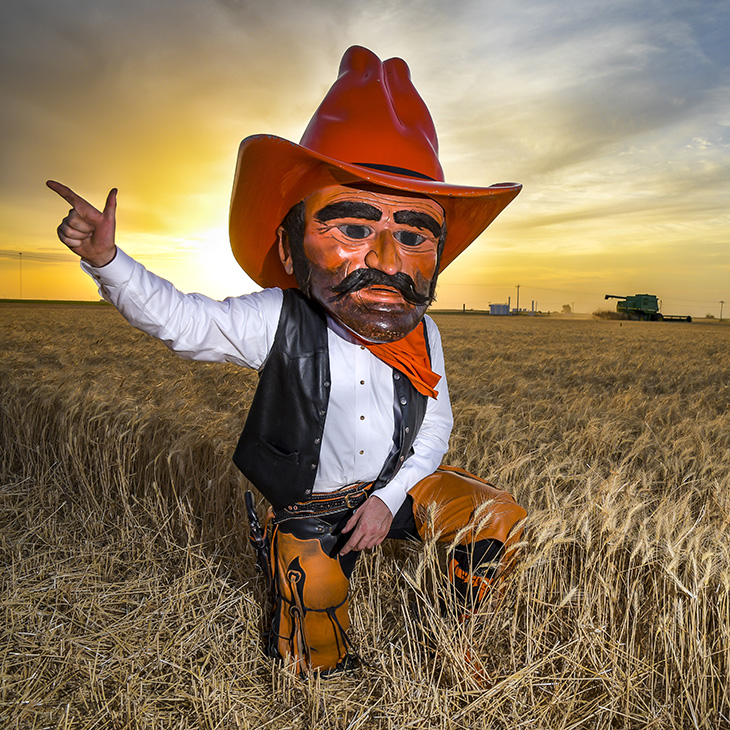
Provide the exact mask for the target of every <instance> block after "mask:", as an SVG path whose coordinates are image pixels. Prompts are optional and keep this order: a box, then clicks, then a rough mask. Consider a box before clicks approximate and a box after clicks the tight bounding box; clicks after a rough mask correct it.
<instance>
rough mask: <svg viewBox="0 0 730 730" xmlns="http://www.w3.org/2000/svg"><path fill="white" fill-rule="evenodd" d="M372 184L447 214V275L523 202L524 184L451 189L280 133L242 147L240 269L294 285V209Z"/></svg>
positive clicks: (234, 243) (234, 234) (237, 234)
mask: <svg viewBox="0 0 730 730" xmlns="http://www.w3.org/2000/svg"><path fill="white" fill-rule="evenodd" d="M363 182H365V183H370V184H374V185H379V186H381V187H385V188H391V189H393V190H399V191H404V192H412V193H415V194H419V195H426V196H428V197H429V198H431V199H433V200H435V201H436V202H438V203H439V204H440V205H441V206H442V207H443V209H444V211H445V214H446V224H447V226H448V233H447V236H446V243H445V245H444V250H443V254H442V256H441V265H440V268H439V270H440V271H443V270H444V269H445V268H446V267H447V266H448V265H449V264H450V263H451V262H452V261H453V260H454V259H455V258H456V257H457V256H458V255H459V254H461V253H462V252H463V251H464V249H466V248H467V246H469V244H471V243H472V242H473V241H474V239H476V238H477V236H479V234H480V233H482V231H484V229H486V228H487V226H489V224H490V223H491V222H492V221H493V220H494V219H495V218H496V217H497V216H498V215H499V213H501V211H502V210H504V208H505V207H506V206H507V205H508V204H509V203H510V202H511V201H512V200H513V199H514V198H515V197H516V196H517V194H518V193H519V192H520V190H521V189H522V186H521V185H519V184H517V183H500V184H498V185H492V186H490V187H487V188H475V187H466V186H460V185H451V184H449V183H445V182H439V181H436V180H429V179H421V178H417V177H409V176H407V175H405V174H399V173H392V172H387V171H383V170H379V169H372V168H369V167H364V166H363V165H355V164H351V163H347V162H341V161H340V160H335V159H333V158H331V157H327V156H325V155H321V154H319V153H317V152H314V151H312V150H310V149H308V148H306V147H302V146H301V145H298V144H295V143H293V142H290V141H289V140H286V139H283V138H281V137H276V136H273V135H263V134H262V135H254V136H252V137H247V138H246V139H244V140H243V142H241V146H240V149H239V152H238V163H237V165H236V175H235V178H234V182H233V194H232V197H231V209H230V219H229V229H230V238H231V248H232V249H233V254H234V256H235V257H236V260H237V261H238V263H239V265H240V266H241V268H242V269H243V270H244V271H245V272H246V273H247V274H248V275H249V276H250V277H251V278H252V279H253V280H254V281H255V282H256V283H257V284H258V285H259V286H262V287H265V288H266V287H280V288H282V289H287V288H290V287H295V286H296V285H297V284H296V280H295V278H294V276H291V275H289V274H287V273H286V271H284V267H283V266H282V264H281V261H280V259H279V252H278V247H277V238H276V231H277V228H278V227H279V226H280V225H281V222H282V220H283V219H284V216H285V215H286V214H287V213H288V212H289V210H290V209H291V208H292V206H294V205H296V204H297V203H298V202H299V201H301V200H304V198H306V197H307V196H308V195H310V194H311V193H313V192H315V191H316V190H320V189H321V188H325V187H330V186H333V185H357V184H358V183H363Z"/></svg>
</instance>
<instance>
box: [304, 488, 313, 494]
mask: <svg viewBox="0 0 730 730" xmlns="http://www.w3.org/2000/svg"><path fill="white" fill-rule="evenodd" d="M311 493H312V490H311V489H305V490H304V494H311Z"/></svg>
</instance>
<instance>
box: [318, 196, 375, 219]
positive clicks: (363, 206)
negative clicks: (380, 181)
mask: <svg viewBox="0 0 730 730" xmlns="http://www.w3.org/2000/svg"><path fill="white" fill-rule="evenodd" d="M382 215H383V212H382V211H381V210H378V209H377V208H376V207H375V206H374V205H368V204H367V203H359V202H357V201H356V200H343V201H342V202H340V203H332V204H331V205H325V206H324V208H322V209H321V210H318V211H317V212H316V213H315V214H314V218H315V220H318V221H319V222H320V223H325V222H326V221H332V220H338V219H339V218H359V219H361V220H366V221H379V220H380V218H381V217H382Z"/></svg>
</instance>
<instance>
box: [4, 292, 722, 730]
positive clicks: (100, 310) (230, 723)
mask: <svg viewBox="0 0 730 730" xmlns="http://www.w3.org/2000/svg"><path fill="white" fill-rule="evenodd" d="M435 318H436V319H437V322H438V323H439V326H440V327H441V330H442V334H443V338H444V348H445V353H446V358H447V368H448V374H449V382H450V388H451V394H452V400H453V406H454V412H455V418H456V423H455V428H454V432H453V436H452V440H451V449H450V453H449V455H448V459H447V462H448V463H450V464H453V465H456V466H462V467H465V468H467V469H469V470H471V471H473V472H475V473H477V474H479V475H480V476H483V477H486V478H488V479H490V480H491V481H493V482H494V483H496V484H497V485H499V486H500V487H502V488H503V489H506V490H508V491H509V492H511V493H512V494H513V495H514V496H515V497H516V498H517V500H518V501H519V502H520V503H521V504H523V505H524V506H525V507H526V508H527V509H528V510H529V517H528V520H527V538H526V541H525V546H524V557H523V560H522V562H521V564H520V566H519V568H518V569H517V570H516V571H515V572H514V573H513V574H512V576H511V577H510V579H509V580H508V581H507V582H506V583H505V584H504V586H503V588H502V590H501V591H500V592H499V593H494V594H493V596H492V597H491V599H490V600H489V601H488V602H487V603H486V604H485V605H484V606H482V607H481V608H480V610H479V611H477V612H475V613H473V614H472V615H469V616H467V617H466V618H464V617H463V616H461V615H460V612H459V611H458V609H457V607H455V606H454V604H453V602H450V596H449V591H448V587H447V585H446V583H445V580H444V572H443V559H444V555H443V550H442V549H439V548H437V546H436V545H435V544H433V543H426V544H424V545H420V544H388V545H384V546H382V547H380V548H378V549H376V550H374V551H372V552H371V553H369V554H367V555H365V556H363V557H362V558H361V559H360V562H359V564H358V567H357V569H356V573H355V575H354V577H353V581H352V609H351V611H352V620H353V621H352V623H353V627H352V638H353V640H354V642H355V644H356V646H357V647H358V648H359V651H360V653H361V655H362V658H363V660H364V663H363V664H362V665H361V666H360V667H359V668H358V669H356V670H354V671H353V672H351V673H349V674H344V675H340V676H337V677H335V678H332V679H328V680H323V679H321V678H319V677H318V676H313V677H309V678H308V679H305V680H302V679H298V678H297V677H295V676H293V675H292V673H291V672H290V671H289V669H288V668H287V667H286V666H283V665H282V664H281V663H276V662H272V661H271V660H270V659H267V658H266V657H265V656H264V654H263V652H262V649H261V645H260V640H259V632H260V627H261V622H262V609H261V604H262V599H263V586H262V581H261V578H260V577H258V576H257V574H256V573H255V570H254V565H253V556H252V554H251V552H250V549H249V547H248V545H247V537H246V524H245V519H244V517H243V515H244V510H243V499H242V492H243V489H244V488H245V487H246V483H245V480H243V478H242V477H240V476H239V475H238V474H237V472H236V470H235V468H234V467H233V465H232V463H231V461H230V455H231V452H232V449H233V446H234V444H235V441H236V439H237V436H238V433H239V431H240V428H241V425H242V423H243V420H244V417H245V412H246V408H247V406H248V404H249V402H250V399H251V396H252V393H253V390H254V388H255V385H256V375H255V373H251V372H247V371H245V370H242V369H240V368H236V367H234V366H228V365H212V364H201V363H191V362H188V361H184V360H180V359H178V358H176V357H175V356H174V355H172V354H171V353H169V352H168V351H167V350H166V349H165V348H164V347H163V346H162V345H160V344H159V343H157V342H155V341H153V340H151V339H150V338H148V337H147V336H145V335H143V334H141V333H139V332H137V331H136V330H133V329H132V328H130V327H129V326H128V325H126V323H124V322H123V320H122V319H121V317H120V316H119V315H118V314H117V313H116V312H115V311H113V310H112V309H111V308H109V307H106V306H71V305H68V306H51V305H47V306H23V305H18V306H10V305H4V306H3V305H0V343H1V344H2V354H1V355H0V443H1V445H2V452H1V454H0V515H1V517H0V520H1V522H0V551H1V552H2V561H1V566H2V573H1V574H0V576H1V577H0V581H1V582H0V585H1V593H0V595H1V598H2V603H1V605H2V621H1V623H0V633H1V639H0V724H1V726H2V727H6V728H18V729H20V728H23V729H25V728H39V729H40V728H64V729H66V728H79V729H80V728H85V729H91V728H99V729H101V728H125V729H126V728H129V729H130V730H132V729H137V728H140V729H142V728H144V729H147V728H150V729H152V728H155V729H158V728H159V729H162V728H180V729H183V728H191V729H192V728H195V729H198V728H206V729H210V730H212V729H213V728H272V729H274V728H277V729H278V728H333V729H334V728H337V729H338V730H346V729H347V730H350V729H352V730H354V729H356V728H393V729H395V728H413V729H416V728H419V729H422V728H438V729H444V730H445V729H447V728H448V729H452V728H453V729H456V728H500V729H507V728H510V729H512V728H515V729H516V728H530V729H531V730H541V729H543V728H544V729H546V730H547V729H550V730H555V729H562V730H573V729H577V728H586V729H587V728H657V729H659V728H661V729H664V728H669V729H670V730H679V729H682V730H684V729H685V728H707V729H711V728H712V729H715V728H730V719H729V718H730V690H729V689H728V687H729V686H730V496H729V495H730V476H729V475H730V415H729V406H730V358H728V352H730V327H727V326H724V325H723V324H719V323H714V324H712V325H710V324H703V323H693V324H684V323H644V322H616V321H592V320H581V319H553V318H540V319H537V318H528V317H524V318H497V317H493V318H489V317H486V316H469V315H436V316H435ZM263 507H264V505H263V504H262V503H260V504H259V508H260V510H261V511H262V512H263ZM439 598H440V599H441V601H443V602H444V603H445V606H446V609H445V611H440V610H437V609H436V608H435V605H437V603H438V600H437V599H439Z"/></svg>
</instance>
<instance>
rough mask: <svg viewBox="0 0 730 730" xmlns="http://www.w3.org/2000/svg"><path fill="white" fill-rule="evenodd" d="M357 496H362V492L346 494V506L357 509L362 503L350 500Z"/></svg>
mask: <svg viewBox="0 0 730 730" xmlns="http://www.w3.org/2000/svg"><path fill="white" fill-rule="evenodd" d="M356 497H362V492H355V493H354V494H347V495H345V506H346V507H347V509H357V508H358V507H359V506H360V505H358V504H353V503H352V502H351V501H350V500H353V499H355V498H356Z"/></svg>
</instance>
